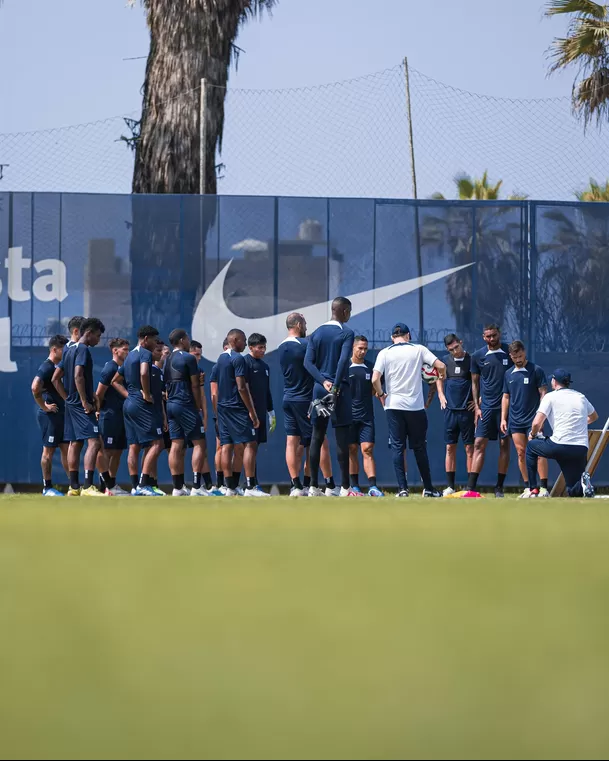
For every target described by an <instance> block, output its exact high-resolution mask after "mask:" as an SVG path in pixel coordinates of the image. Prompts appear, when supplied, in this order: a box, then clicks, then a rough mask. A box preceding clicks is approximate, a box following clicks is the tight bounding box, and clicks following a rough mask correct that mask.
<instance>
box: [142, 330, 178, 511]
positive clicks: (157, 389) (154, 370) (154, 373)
mask: <svg viewBox="0 0 609 761" xmlns="http://www.w3.org/2000/svg"><path fill="white" fill-rule="evenodd" d="M164 346H165V344H164V343H163V341H161V339H160V338H157V340H156V344H155V346H154V349H153V350H152V366H151V367H150V393H151V394H152V399H153V400H154V401H153V404H154V406H155V407H156V410H157V414H158V415H161V416H162V418H163V449H165V450H167V451H169V450H170V449H171V439H170V438H169V426H168V424H167V407H166V402H165V381H164V380H163V370H162V366H163V364H164V362H163V359H162V357H163V347H164ZM147 454H148V447H146V448H145V449H144V454H143V456H144V457H146V455H147ZM158 468H159V461H158V459H157V460H156V461H154V462H153V464H152V465H151V473H150V477H149V479H148V480H149V482H150V486H151V488H152V491H154V492H155V493H156V494H158V496H159V497H166V496H167V495H166V494H165V492H164V491H162V490H161V489H159V483H158V479H157V473H158ZM136 478H137V476H136Z"/></svg>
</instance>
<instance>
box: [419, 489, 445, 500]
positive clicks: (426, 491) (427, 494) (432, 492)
mask: <svg viewBox="0 0 609 761" xmlns="http://www.w3.org/2000/svg"><path fill="white" fill-rule="evenodd" d="M423 496H424V497H433V498H434V499H438V497H441V496H442V495H441V494H440V492H439V491H438V490H437V489H424V490H423Z"/></svg>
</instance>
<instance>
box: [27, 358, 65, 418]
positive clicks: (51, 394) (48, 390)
mask: <svg viewBox="0 0 609 761" xmlns="http://www.w3.org/2000/svg"><path fill="white" fill-rule="evenodd" d="M54 372H55V365H54V364H53V363H52V362H51V360H50V359H49V358H48V357H47V359H45V360H44V362H43V363H42V364H41V365H40V367H39V368H38V370H37V371H36V375H35V376H34V377H35V378H40V380H41V381H42V398H43V399H44V401H45V402H46V403H47V404H56V405H57V406H58V407H59V411H60V412H61V411H62V410H63V408H64V406H65V405H64V401H63V399H62V398H61V397H60V396H59V394H58V393H57V390H56V389H55V386H54V385H53V384H52V383H51V379H52V377H53V373H54ZM38 409H39V410H40V407H39V408H38ZM40 412H41V414H42V410H40ZM47 414H48V413H47ZM51 414H56V413H51Z"/></svg>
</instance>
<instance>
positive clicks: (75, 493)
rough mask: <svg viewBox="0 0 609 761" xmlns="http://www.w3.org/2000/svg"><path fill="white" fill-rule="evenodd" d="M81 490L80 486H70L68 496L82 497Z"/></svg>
mask: <svg viewBox="0 0 609 761" xmlns="http://www.w3.org/2000/svg"><path fill="white" fill-rule="evenodd" d="M81 491H82V489H81V488H80V486H79V487H78V489H73V488H72V487H71V486H70V488H69V489H68V493H67V494H66V496H67V497H80V493H81Z"/></svg>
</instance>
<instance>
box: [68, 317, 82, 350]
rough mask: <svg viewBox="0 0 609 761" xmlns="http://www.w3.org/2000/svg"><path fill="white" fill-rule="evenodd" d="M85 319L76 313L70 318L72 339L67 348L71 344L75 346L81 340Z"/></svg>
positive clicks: (69, 329)
mask: <svg viewBox="0 0 609 761" xmlns="http://www.w3.org/2000/svg"><path fill="white" fill-rule="evenodd" d="M84 321H85V318H84V317H81V316H80V315H75V316H74V317H72V318H71V319H70V322H69V323H68V332H69V333H70V340H69V341H68V343H67V347H66V348H68V349H69V348H70V346H74V345H75V344H77V343H78V341H79V340H80V328H81V325H82V324H83V322H84Z"/></svg>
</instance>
